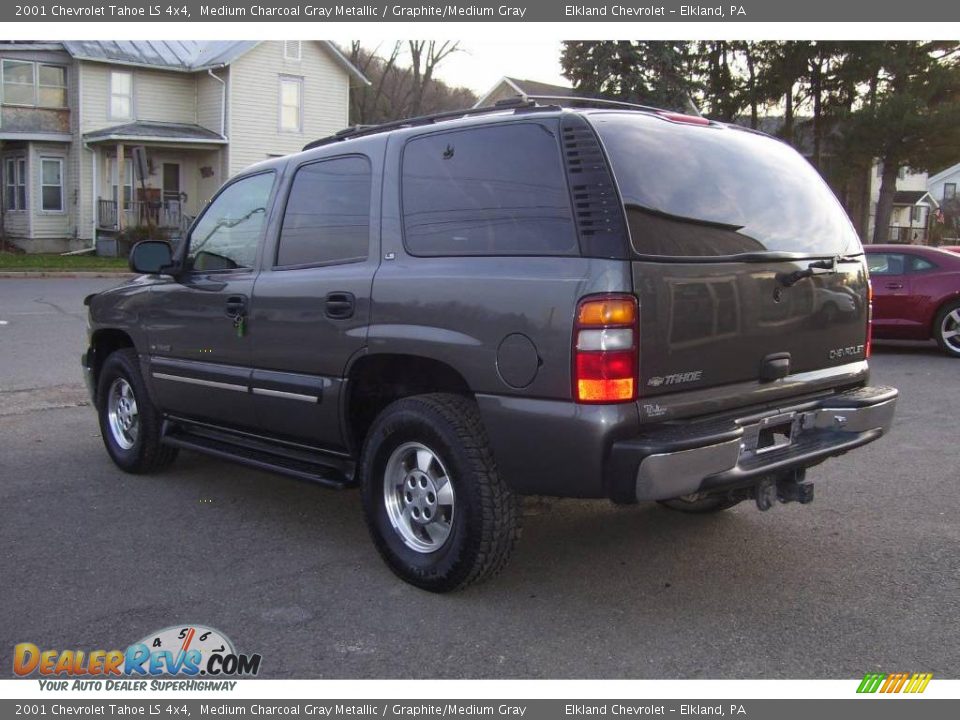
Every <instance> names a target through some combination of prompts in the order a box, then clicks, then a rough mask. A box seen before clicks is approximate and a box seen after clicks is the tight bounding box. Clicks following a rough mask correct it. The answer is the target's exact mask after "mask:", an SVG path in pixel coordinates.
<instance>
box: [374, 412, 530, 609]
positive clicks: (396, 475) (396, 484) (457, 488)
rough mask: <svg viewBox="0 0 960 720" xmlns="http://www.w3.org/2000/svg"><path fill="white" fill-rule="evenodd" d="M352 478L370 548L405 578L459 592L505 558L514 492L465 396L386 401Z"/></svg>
mask: <svg viewBox="0 0 960 720" xmlns="http://www.w3.org/2000/svg"><path fill="white" fill-rule="evenodd" d="M360 480H361V495H362V499H363V509H364V515H365V517H366V521H367V526H368V528H369V530H370V534H371V537H372V538H373V541H374V544H375V545H376V547H377V550H378V551H379V552H380V555H381V556H382V557H383V559H384V560H385V561H386V563H387V565H388V566H389V567H390V569H391V570H393V572H394V573H395V574H396V575H398V576H399V577H400V578H402V579H403V580H405V581H406V582H408V583H411V584H413V585H416V586H417V587H419V588H423V589H424V590H430V591H432V592H447V591H450V590H457V589H460V588H464V587H466V586H467V585H470V584H472V583H475V582H479V581H482V580H485V579H487V578H490V577H492V576H493V575H496V574H497V573H498V572H499V571H500V570H501V569H502V568H503V566H504V565H505V564H506V562H507V560H508V559H509V557H510V553H511V551H512V549H513V545H514V543H515V541H516V538H517V535H518V534H519V524H520V506H519V498H518V496H516V495H515V494H514V493H513V492H512V491H511V490H510V488H509V487H508V486H507V485H506V483H505V482H504V481H503V480H502V479H501V478H500V476H499V475H498V473H497V468H496V464H495V463H494V460H493V454H492V453H491V451H490V448H489V445H488V442H487V438H486V433H485V431H484V429H483V423H482V422H481V419H480V415H479V413H478V411H477V407H476V405H475V404H474V403H473V402H471V401H470V400H468V399H467V398H463V397H460V396H457V395H447V394H440V393H436V394H430V395H417V396H413V397H409V398H404V399H402V400H398V401H396V402H394V403H393V404H391V405H389V406H388V407H387V408H386V409H385V410H384V411H383V412H381V413H380V415H379V416H378V417H377V419H376V420H375V421H374V424H373V427H371V429H370V431H369V433H368V435H367V440H366V442H365V443H364V449H363V454H362V457H361V461H360Z"/></svg>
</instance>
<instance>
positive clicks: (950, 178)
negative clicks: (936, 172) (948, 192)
mask: <svg viewBox="0 0 960 720" xmlns="http://www.w3.org/2000/svg"><path fill="white" fill-rule="evenodd" d="M948 183H954V184H955V185H956V186H957V189H958V190H960V165H956V166H955V167H953V168H951V172H948V173H946V174H945V175H943V176H942V177H939V176H938V177H937V179H936V181H935V182H932V183H930V186H929V188H928V189H927V192H929V193H930V196H931V197H932V198H933V199H934V200H936V201H937V202H938V203H940V204H943V186H944V185H946V184H948ZM958 194H960V193H958Z"/></svg>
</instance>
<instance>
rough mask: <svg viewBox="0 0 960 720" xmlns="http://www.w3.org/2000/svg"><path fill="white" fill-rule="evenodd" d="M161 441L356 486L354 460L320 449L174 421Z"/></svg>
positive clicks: (270, 469) (291, 474)
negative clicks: (273, 442)
mask: <svg viewBox="0 0 960 720" xmlns="http://www.w3.org/2000/svg"><path fill="white" fill-rule="evenodd" d="M161 442H162V443H163V444H164V445H169V446H170V447H176V448H183V449H184V450H195V451H196V452H201V453H204V454H206V455H212V456H214V457H218V458H223V459H224V460H232V461H233V462H236V463H239V464H241V465H246V466H247V467H252V468H256V469H258V470H266V471H268V472H275V473H279V474H281V475H287V476H288V477H293V478H296V479H298V480H306V481H308V482H313V483H318V484H320V485H324V486H326V487H330V488H335V489H338V490H339V489H343V488H347V487H352V486H353V485H354V482H353V480H352V476H353V463H352V462H348V461H346V460H345V459H343V458H339V457H336V456H328V455H325V454H323V453H320V452H305V451H294V450H292V449H287V448H285V447H283V446H273V445H270V444H268V443H266V442H263V441H258V440H254V439H252V438H248V437H243V436H239V435H237V436H234V435H232V434H231V433H227V432H221V431H217V430H213V429H210V428H207V427H200V426H188V425H181V424H179V423H174V422H171V421H170V420H165V421H164V423H163V432H162V437H161Z"/></svg>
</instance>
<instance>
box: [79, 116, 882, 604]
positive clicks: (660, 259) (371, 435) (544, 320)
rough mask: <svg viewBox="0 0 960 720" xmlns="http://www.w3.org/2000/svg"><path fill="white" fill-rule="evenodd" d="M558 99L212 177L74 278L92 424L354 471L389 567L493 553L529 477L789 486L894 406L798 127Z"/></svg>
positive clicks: (144, 468) (444, 581)
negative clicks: (167, 215) (91, 282)
mask: <svg viewBox="0 0 960 720" xmlns="http://www.w3.org/2000/svg"><path fill="white" fill-rule="evenodd" d="M567 103H568V104H572V105H574V106H575V107H560V106H559V105H557V104H554V100H553V99H540V100H539V101H534V100H531V101H525V102H513V103H506V104H501V105H499V106H496V107H492V108H481V109H475V110H469V111H463V112H457V113H447V114H443V115H435V116H430V117H423V118H414V119H410V120H406V121H403V122H398V123H392V124H389V125H383V126H378V127H374V128H354V129H350V130H347V131H344V132H342V133H340V134H338V135H336V136H333V137H331V138H326V139H323V140H319V141H317V142H315V143H311V144H310V145H308V146H307V147H306V148H305V149H304V152H302V153H299V154H296V155H293V156H289V157H284V158H278V159H272V160H268V161H266V162H263V163H260V164H258V165H255V166H254V167H251V168H250V169H248V170H246V171H244V172H243V173H241V174H240V175H239V176H237V177H235V178H233V179H231V180H230V181H229V182H228V183H227V184H226V185H224V187H223V188H222V189H221V190H220V191H219V192H218V193H217V195H216V196H215V197H214V198H213V199H212V200H211V202H210V203H209V204H208V205H207V207H206V209H205V210H204V212H203V213H202V214H201V215H200V216H199V217H198V218H197V220H196V221H195V223H194V224H193V226H192V228H191V230H190V232H189V235H188V237H187V238H186V240H185V241H184V242H183V243H181V244H180V245H179V246H178V247H177V248H175V249H174V248H172V247H171V246H170V245H168V244H166V243H161V242H144V243H141V244H139V245H138V246H136V247H135V248H134V250H133V253H132V256H131V266H132V267H133V269H134V270H136V271H138V272H140V273H143V274H142V276H140V277H138V278H137V279H135V280H132V281H130V282H128V283H127V284H125V285H123V286H121V287H117V288H114V289H112V290H108V291H106V292H102V293H99V294H96V295H93V296H90V297H89V298H87V304H88V305H89V312H90V341H89V348H88V349H87V351H86V353H85V354H84V357H83V366H84V369H85V373H86V378H87V381H88V384H89V387H90V390H91V393H92V398H93V402H94V405H95V407H96V409H97V412H98V415H99V420H100V427H101V430H102V435H103V440H104V444H105V445H106V449H107V452H108V453H109V454H110V457H111V458H112V459H113V461H114V462H115V463H116V464H117V465H118V466H119V467H120V468H122V469H123V470H125V471H127V472H132V473H148V472H153V471H156V470H159V469H161V468H164V467H166V466H167V465H169V464H170V463H171V462H172V461H173V459H174V457H175V456H176V454H177V451H178V450H179V449H181V448H184V449H189V450H196V451H201V452H205V453H210V454H213V455H216V456H219V457H222V458H226V459H230V460H234V461H237V462H240V463H243V464H245V465H249V466H252V467H255V468H262V469H266V470H271V471H276V472H279V473H284V474H286V475H290V476H294V477H297V478H302V479H307V480H311V481H315V482H318V483H320V484H322V485H327V486H332V487H344V486H354V485H356V486H359V487H360V495H361V497H362V503H363V508H364V512H365V516H366V520H367V523H368V525H369V529H370V533H371V535H372V537H373V540H374V543H375V544H376V546H377V548H378V550H379V551H380V553H381V555H382V556H383V558H384V560H385V561H386V563H387V564H388V565H389V566H390V568H391V569H392V570H393V571H394V572H395V573H396V574H397V575H399V576H400V577H401V578H403V579H404V580H406V581H408V582H410V583H413V584H414V585H417V586H419V587H421V588H424V589H427V590H431V591H438V592H440V591H447V590H452V589H456V588H461V587H464V586H466V585H468V584H470V583H472V582H475V581H478V580H481V579H484V578H486V577H489V576H491V575H493V574H495V573H496V572H497V571H499V570H500V569H501V568H502V567H503V566H504V564H505V563H506V561H507V559H508V556H509V555H510V552H511V549H512V547H513V545H514V541H515V540H516V538H517V535H518V532H519V526H520V516H521V511H520V505H519V499H520V496H521V495H525V494H538V495H552V496H562V497H577V498H608V499H610V500H612V501H613V502H615V503H635V502H638V501H659V502H661V503H663V504H664V505H665V506H666V507H668V508H671V509H674V510H680V511H685V512H697V513H701V512H713V511H718V510H722V509H724V508H728V507H731V506H732V505H734V504H736V503H738V502H740V501H743V500H747V499H749V500H753V501H755V502H756V504H757V505H758V506H759V507H760V508H761V509H767V508H769V507H770V506H771V505H772V504H773V503H775V502H778V501H779V502H790V501H798V502H802V503H806V502H809V501H810V500H811V499H812V498H813V486H812V484H811V483H810V481H809V480H808V478H807V477H806V474H805V472H806V469H807V468H808V467H811V466H814V465H817V464H818V463H821V462H823V461H824V460H825V459H827V458H829V457H832V456H835V455H840V454H842V453H845V452H847V451H849V450H852V449H853V448H856V447H859V446H861V445H865V444H867V443H869V442H872V441H873V440H876V439H877V438H879V437H880V436H881V435H882V434H883V433H885V432H886V431H887V430H888V429H889V427H890V424H891V422H892V419H893V413H894V406H895V403H896V398H897V391H896V390H894V389H892V388H882V387H871V386H869V385H868V367H867V358H868V356H869V354H870V337H869V316H870V295H869V282H868V277H867V268H866V264H865V262H864V256H863V251H862V248H861V246H860V242H859V241H858V239H857V236H856V234H855V232H854V230H853V229H852V227H851V225H850V223H849V222H848V220H847V217H846V216H845V214H844V212H843V210H842V209H841V207H840V206H839V204H838V203H837V201H836V199H835V198H834V196H833V195H832V193H831V192H830V190H829V188H828V187H827V186H826V185H825V184H824V182H823V181H822V180H821V179H820V177H819V175H818V174H817V173H816V172H815V171H814V170H813V168H811V167H810V166H809V165H808V164H807V163H806V161H804V159H803V158H802V157H800V156H799V155H798V154H797V153H795V152H794V151H793V150H792V149H790V148H789V147H788V146H786V145H784V144H783V143H781V142H778V141H777V140H774V139H772V138H769V137H766V136H764V135H762V134H759V133H756V132H752V131H749V130H745V129H743V128H739V127H735V126H730V125H725V124H722V123H718V122H713V121H709V120H705V119H702V118H698V117H690V116H686V115H678V114H675V113H670V112H665V111H661V110H657V109H654V108H646V107H639V106H626V105H623V104H613V103H609V104H602V103H600V102H599V101H588V102H580V101H570V100H569V99H567Z"/></svg>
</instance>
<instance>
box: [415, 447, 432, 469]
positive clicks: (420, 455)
mask: <svg viewBox="0 0 960 720" xmlns="http://www.w3.org/2000/svg"><path fill="white" fill-rule="evenodd" d="M432 463H433V453H431V452H430V451H429V450H417V469H418V470H421V471H423V472H425V473H428V474H429V472H430V465H431V464H432Z"/></svg>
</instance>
